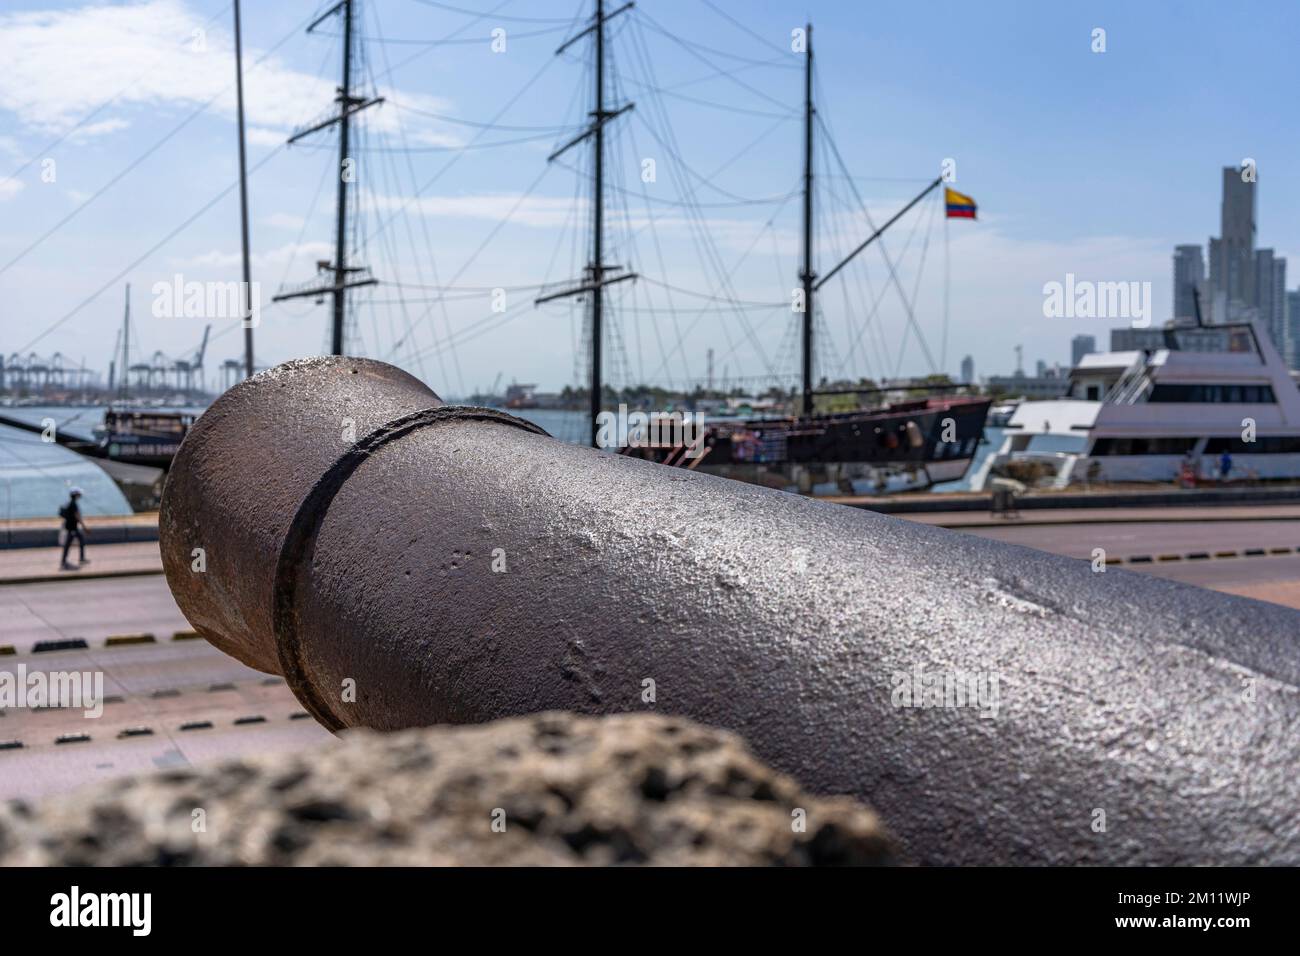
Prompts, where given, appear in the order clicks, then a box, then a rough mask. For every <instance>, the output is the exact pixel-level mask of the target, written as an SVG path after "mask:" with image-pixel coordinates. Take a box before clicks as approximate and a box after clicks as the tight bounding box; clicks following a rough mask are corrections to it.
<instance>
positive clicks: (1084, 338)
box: [1070, 247, 1196, 365]
mask: <svg viewBox="0 0 1300 956" xmlns="http://www.w3.org/2000/svg"><path fill="white" fill-rule="evenodd" d="M1180 248H1183V247H1180ZM1193 248H1196V247H1193ZM1095 351H1097V338H1096V336H1093V335H1076V336H1075V337H1074V338H1072V339H1071V340H1070V364H1071V365H1078V364H1079V359H1081V358H1083V357H1084V356H1085V355H1087V354H1088V353H1089V352H1095Z"/></svg>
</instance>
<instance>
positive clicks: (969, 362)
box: [961, 355, 975, 385]
mask: <svg viewBox="0 0 1300 956" xmlns="http://www.w3.org/2000/svg"><path fill="white" fill-rule="evenodd" d="M961 380H962V381H963V382H966V383H968V384H972V385H973V384H974V383H975V360H974V359H973V358H971V357H970V356H969V355H968V356H966V357H965V358H964V359H962V360H961Z"/></svg>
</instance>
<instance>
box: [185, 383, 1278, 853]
mask: <svg viewBox="0 0 1300 956" xmlns="http://www.w3.org/2000/svg"><path fill="white" fill-rule="evenodd" d="M159 524H160V541H161V548H162V554H163V564H164V568H165V570H166V575H167V581H168V583H169V585H170V587H171V590H172V593H173V594H174V595H175V597H176V600H177V602H178V604H179V605H180V608H181V610H182V611H183V612H184V613H185V615H186V617H187V618H188V619H189V620H190V622H191V623H192V624H193V626H194V627H195V628H196V629H197V630H198V632H199V633H200V634H201V635H202V636H203V637H205V638H206V639H207V640H208V641H210V642H211V643H213V644H214V645H216V646H217V647H219V648H221V649H222V650H224V651H226V652H227V653H229V654H231V655H233V656H234V657H236V658H238V659H239V660H241V661H243V662H244V663H246V664H248V665H250V666H252V667H254V668H257V669H259V670H262V671H265V672H267V673H271V674H281V675H283V676H284V678H285V680H286V682H287V683H288V685H289V687H290V688H292V690H293V693H294V694H295V695H297V697H298V699H299V700H300V701H301V702H302V704H303V706H304V707H305V708H306V709H307V710H308V711H309V712H310V713H311V714H312V715H313V716H314V717H315V718H316V719H317V720H318V721H320V722H321V723H322V724H323V725H325V726H326V727H328V728H330V729H332V730H335V731H338V730H341V729H343V728H348V727H370V728H376V729H379V730H395V729H399V728H405V727H411V726H417V725H428V724H437V723H465V722H480V721H489V720H493V719H496V718H501V717H507V716H514V715H521V714H528V713H534V712H540V711H546V710H566V711H575V712H582V713H588V714H603V713H610V712H617V711H637V710H646V709H653V710H657V711H660V712H664V713H670V714H681V715H685V716H688V717H691V718H694V719H695V720H698V721H702V722H704V723H708V724H712V725H716V726H718V727H722V728H726V729H729V730H732V731H735V732H737V733H738V734H740V735H741V736H743V737H744V738H745V739H746V740H747V741H748V742H749V744H750V745H751V746H752V747H753V748H754V750H755V751H756V752H757V753H758V754H759V755H760V756H761V757H762V758H764V759H765V760H767V761H768V762H769V763H771V764H772V765H774V766H775V767H777V768H778V769H780V770H783V771H784V772H786V773H788V774H790V775H791V776H793V777H794V778H796V779H797V780H798V781H800V782H801V783H802V784H804V785H805V786H806V787H808V788H810V789H811V790H813V791H816V792H819V793H826V794H835V793H840V794H850V795H854V796H856V797H859V798H861V799H864V800H866V801H868V802H869V803H871V804H872V805H873V806H874V807H875V808H876V809H877V810H878V811H879V812H880V813H881V815H882V817H883V818H884V820H885V822H886V824H887V826H889V827H890V828H891V829H892V830H893V831H894V833H895V834H896V835H897V836H898V838H899V840H900V843H901V844H902V846H903V849H904V851H905V853H906V854H907V856H908V858H910V859H911V860H913V861H915V862H918V863H923V864H966V863H984V864H1026V863H1028V864H1064V863H1087V864H1248V863H1272V864H1291V865H1294V864H1297V863H1300V815H1297V812H1296V811H1297V807H1300V773H1298V772H1297V771H1300V692H1298V686H1300V613H1297V612H1295V611H1292V610H1290V609H1287V608H1283V607H1280V606H1276V605H1271V604H1266V603H1262V602H1257V601H1251V600H1247V599H1243V598H1236V597H1232V596H1227V595H1222V594H1217V593H1213V592H1210V591H1207V590H1202V589H1200V588H1194V587H1190V586H1185V585H1181V584H1177V583H1173V582H1169V581H1164V580H1160V579H1157V578H1152V577H1144V576H1140V575H1137V574H1132V573H1126V572H1123V571H1118V570H1116V569H1114V568H1109V569H1107V568H1106V566H1105V565H1104V563H1100V562H1088V561H1080V560H1075V559H1068V558H1064V557H1057V556H1053V555H1049V554H1044V553H1041V552H1038V551H1034V550H1031V549H1027V548H1021V547H1016V546H1011V545H1006V544H1002V543H998V542H994V541H989V540H983V539H978V538H974V537H969V536H963V535H959V534H956V533H953V532H949V531H945V530H942V529H938V528H932V527H927V526H922V525H919V524H914V523H909V522H905V521H901V520H897V519H893V518H890V517H887V516H884V515H878V514H873V513H868V512H864V511H861V510H857V509H853V508H847V507H844V506H842V505H836V504H831V503H826V502H818V501H814V500H810V499H807V498H804V497H801V496H797V495H792V494H787V493H784V492H780V491H774V490H770V489H765V488H760V487H757V486H753V485H747V484H742V483H739V482H734V481H729V480H727V479H723V478H717V477H712V476H708V475H702V474H698V473H696V472H693V471H689V470H685V469H679V468H671V467H666V466H663V465H658V464H654V463H651V462H647V461H642V460H637V459H633V458H630V457H626V456H621V455H616V454H611V453H608V452H605V451H600V450H595V449H591V448H585V447H579V446H576V445H572V444H567V443H564V442H560V441H557V440H555V439H553V438H551V437H549V436H548V435H546V434H545V433H544V432H543V431H542V430H541V429H540V428H538V427H537V426H535V425H532V424H529V423H528V422H525V421H523V420H521V419H519V418H515V417H513V416H510V415H507V414H505V413H503V412H499V411H494V410H490V409H483V408H472V407H464V406H455V405H445V404H443V403H442V402H441V401H440V400H439V399H438V397H437V396H436V395H435V394H434V393H433V392H432V391H430V390H429V389H428V388H427V387H426V386H424V385H423V384H421V383H420V382H419V381H418V380H416V379H414V378H413V377H411V376H409V375H407V374H406V373H404V372H402V371H400V370H398V369H396V368H393V367H391V366H387V365H384V364H382V363H379V362H374V361H368V360H363V359H355V358H339V357H330V358H317V359H304V360H299V361H294V362H290V363H287V364H285V365H281V366H279V367H276V368H273V369H270V370H268V371H266V372H263V373H261V374H259V375H256V376H254V377H252V378H251V379H248V380H247V381H245V382H243V383H241V384H239V385H237V386H235V387H234V388H232V389H231V390H230V391H228V392H227V393H226V394H225V395H223V396H222V397H221V398H220V399H219V400H217V401H216V402H215V403H214V404H213V405H212V407H211V408H210V409H209V410H208V411H207V412H206V413H204V415H203V416H202V417H201V418H200V419H199V420H198V422H197V423H196V424H195V425H194V426H193V428H192V429H191V430H190V432H189V434H188V435H187V437H186V438H185V441H184V443H183V445H182V447H181V449H180V452H179V454H178V455H177V456H176V460H175V462H174V464H173V467H172V470H171V473H170V477H169V479H168V483H167V488H166V492H165V496H164V499H163V504H162V510H161V515H160V519H159ZM1080 533H1086V532H1080Z"/></svg>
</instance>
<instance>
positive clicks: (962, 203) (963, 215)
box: [943, 186, 975, 219]
mask: <svg viewBox="0 0 1300 956" xmlns="http://www.w3.org/2000/svg"><path fill="white" fill-rule="evenodd" d="M943 201H944V203H945V204H946V205H947V207H948V218H949V219H974V218H975V200H973V199H971V198H970V196H967V195H966V194H964V193H959V192H957V190H955V189H949V188H948V187H947V186H944V187H943Z"/></svg>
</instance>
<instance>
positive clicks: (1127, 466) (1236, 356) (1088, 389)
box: [971, 322, 1300, 491]
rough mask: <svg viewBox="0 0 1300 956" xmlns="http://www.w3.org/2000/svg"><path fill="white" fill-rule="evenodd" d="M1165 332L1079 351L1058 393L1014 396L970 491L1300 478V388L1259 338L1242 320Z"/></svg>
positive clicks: (1170, 328)
mask: <svg viewBox="0 0 1300 956" xmlns="http://www.w3.org/2000/svg"><path fill="white" fill-rule="evenodd" d="M1162 333H1163V334H1162V335H1161V340H1160V347H1158V348H1148V349H1139V350H1135V351H1124V352H1096V353H1090V354H1088V355H1085V356H1083V357H1082V358H1081V359H1080V361H1079V363H1078V364H1077V365H1076V366H1075V367H1074V368H1073V369H1072V370H1071V371H1070V375H1069V379H1068V386H1067V391H1066V397H1065V398H1062V399H1058V400H1054V401H1041V402H1022V403H1021V404H1020V406H1019V407H1018V408H1017V409H1016V411H1015V413H1014V414H1013V415H1012V416H1011V419H1010V421H1008V422H1007V424H1006V425H1005V429H1006V431H1005V437H1004V439H1003V443H1002V447H1001V448H999V449H998V451H997V452H996V453H995V454H992V455H990V456H988V458H987V459H986V460H985V461H984V463H983V464H982V466H981V467H980V470H979V471H978V472H977V473H976V474H975V475H974V477H973V478H972V481H971V486H972V488H973V489H975V490H977V491H978V490H983V489H984V488H985V487H988V486H989V483H990V482H991V481H992V480H993V479H994V478H997V477H1005V478H1012V479H1015V480H1018V481H1021V482H1024V483H1025V484H1030V485H1038V486H1045V487H1052V488H1066V487H1070V486H1072V485H1088V484H1093V483H1121V482H1124V483H1127V482H1135V483H1147V482H1166V483H1168V482H1181V483H1183V484H1195V483H1203V482H1208V481H1250V482H1264V481H1294V480H1300V390H1298V389H1297V388H1296V383H1295V382H1294V381H1293V380H1292V378H1291V375H1290V372H1289V371H1288V369H1287V367H1286V364H1285V363H1284V362H1283V361H1282V357H1281V356H1280V355H1279V354H1278V352H1277V349H1275V348H1274V347H1273V344H1272V341H1271V340H1270V339H1269V337H1268V335H1267V334H1266V333H1265V332H1263V331H1262V330H1261V329H1258V328H1256V326H1255V325H1254V324H1252V323H1249V322H1243V323H1232V324H1223V325H1184V326H1173V325H1170V326H1168V327H1166V328H1165V329H1163V330H1162ZM1225 455H1226V458H1225ZM1225 466H1226V467H1227V471H1226V472H1225V471H1224V468H1225Z"/></svg>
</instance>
